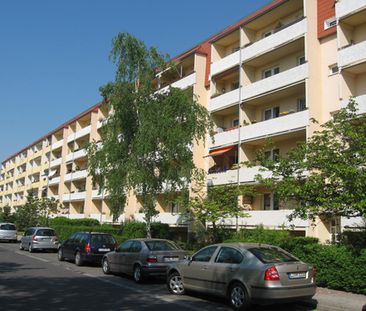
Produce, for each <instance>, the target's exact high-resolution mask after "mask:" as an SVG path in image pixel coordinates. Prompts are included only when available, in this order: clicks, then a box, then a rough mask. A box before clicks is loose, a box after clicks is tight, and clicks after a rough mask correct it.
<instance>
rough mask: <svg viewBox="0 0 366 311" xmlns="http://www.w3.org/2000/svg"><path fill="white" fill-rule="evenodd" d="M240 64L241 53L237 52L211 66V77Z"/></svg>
mask: <svg viewBox="0 0 366 311" xmlns="http://www.w3.org/2000/svg"><path fill="white" fill-rule="evenodd" d="M239 62H240V51H236V52H234V53H232V54H230V55H228V56H225V57H224V58H222V59H220V60H219V61H217V62H214V63H212V64H211V76H214V75H216V74H218V73H220V72H224V71H225V70H228V69H230V68H232V67H234V66H237V65H239Z"/></svg>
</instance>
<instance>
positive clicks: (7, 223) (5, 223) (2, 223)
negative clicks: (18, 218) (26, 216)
mask: <svg viewBox="0 0 366 311" xmlns="http://www.w3.org/2000/svg"><path fill="white" fill-rule="evenodd" d="M0 225H14V226H15V224H13V223H12V222H0Z"/></svg>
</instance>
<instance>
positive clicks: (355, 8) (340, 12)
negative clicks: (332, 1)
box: [336, 0, 366, 19]
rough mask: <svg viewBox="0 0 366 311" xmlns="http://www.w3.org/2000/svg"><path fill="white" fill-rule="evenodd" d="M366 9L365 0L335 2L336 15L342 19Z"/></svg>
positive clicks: (340, 0) (339, 0)
mask: <svg viewBox="0 0 366 311" xmlns="http://www.w3.org/2000/svg"><path fill="white" fill-rule="evenodd" d="M363 9H366V3H365V0H338V1H337V2H336V16H337V18H338V19H343V18H345V17H347V16H350V15H353V14H355V13H357V12H359V11H361V10H363Z"/></svg>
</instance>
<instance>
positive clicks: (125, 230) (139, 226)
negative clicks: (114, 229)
mask: <svg viewBox="0 0 366 311" xmlns="http://www.w3.org/2000/svg"><path fill="white" fill-rule="evenodd" d="M122 234H123V236H124V237H126V239H135V238H146V226H145V224H144V223H143V222H139V221H127V222H125V223H124V224H122Z"/></svg>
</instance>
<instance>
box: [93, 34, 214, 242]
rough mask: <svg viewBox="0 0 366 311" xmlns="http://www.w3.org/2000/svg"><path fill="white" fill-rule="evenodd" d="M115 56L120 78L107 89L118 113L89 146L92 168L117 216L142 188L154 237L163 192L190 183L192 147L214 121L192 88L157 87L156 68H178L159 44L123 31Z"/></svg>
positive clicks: (105, 93) (116, 42) (115, 43)
mask: <svg viewBox="0 0 366 311" xmlns="http://www.w3.org/2000/svg"><path fill="white" fill-rule="evenodd" d="M110 57H111V60H112V61H113V62H114V63H115V64H116V67H117V69H116V75H115V80H114V81H113V82H110V83H108V84H107V85H105V86H104V87H103V88H101V93H102V95H103V96H104V98H105V99H108V101H109V102H108V103H109V105H110V106H111V108H112V111H113V113H112V115H110V117H109V118H108V122H107V123H106V125H105V126H104V127H103V128H102V133H101V138H102V141H103V144H102V145H99V144H98V143H96V142H95V143H92V144H91V145H90V146H89V147H88V156H89V171H90V173H91V175H92V176H93V180H94V182H95V183H96V184H98V185H99V187H100V189H101V190H103V189H107V190H108V193H109V196H108V199H109V200H110V206H111V211H112V214H113V217H114V218H115V219H116V218H118V216H119V215H120V214H121V213H122V211H123V209H124V205H125V203H126V196H127V194H128V192H129V191H130V190H131V189H134V190H135V191H136V192H137V195H138V196H139V198H140V200H141V202H142V206H143V212H144V213H145V220H146V228H147V235H148V236H149V235H150V224H151V221H152V217H153V216H154V215H155V214H156V211H155V203H156V198H157V195H158V194H160V193H162V192H164V191H166V189H169V191H171V192H175V191H177V190H181V189H185V188H187V187H188V185H189V183H190V181H191V176H192V172H193V171H194V170H195V165H194V163H193V155H192V150H191V147H190V146H191V145H192V142H193V141H200V140H204V139H205V135H206V132H207V130H210V128H212V123H211V120H210V116H209V113H208V111H207V110H206V109H205V108H204V107H203V106H201V105H200V104H199V103H198V102H197V101H196V100H194V98H193V94H192V90H189V89H188V90H181V89H175V88H170V89H169V91H167V92H156V88H155V87H154V83H152V82H153V80H154V79H156V70H157V69H159V70H160V71H161V72H163V71H164V70H165V69H167V66H171V68H170V69H167V70H168V71H169V70H174V65H173V64H168V63H167V60H168V58H167V57H166V56H165V55H162V54H159V53H158V52H157V50H156V49H155V48H148V47H146V46H145V44H144V43H143V42H142V41H139V40H138V39H136V38H134V37H133V36H131V35H129V34H127V33H120V34H118V35H117V36H116V37H115V38H114V40H113V48H112V51H111V55H110Z"/></svg>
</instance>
